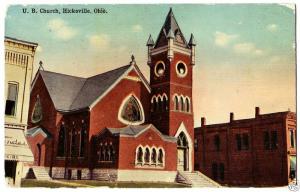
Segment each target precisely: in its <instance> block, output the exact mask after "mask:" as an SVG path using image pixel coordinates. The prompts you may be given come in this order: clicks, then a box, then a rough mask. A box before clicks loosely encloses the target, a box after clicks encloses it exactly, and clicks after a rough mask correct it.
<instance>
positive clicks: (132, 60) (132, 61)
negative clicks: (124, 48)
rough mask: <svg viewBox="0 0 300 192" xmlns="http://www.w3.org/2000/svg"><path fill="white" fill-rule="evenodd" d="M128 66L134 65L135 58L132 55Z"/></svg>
mask: <svg viewBox="0 0 300 192" xmlns="http://www.w3.org/2000/svg"><path fill="white" fill-rule="evenodd" d="M130 64H131V65H134V64H135V58H134V55H133V54H132V55H131V61H130Z"/></svg>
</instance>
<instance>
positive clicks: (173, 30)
mask: <svg viewBox="0 0 300 192" xmlns="http://www.w3.org/2000/svg"><path fill="white" fill-rule="evenodd" d="M167 34H173V35H175V39H174V41H175V42H177V43H180V44H182V45H183V46H185V47H188V44H187V41H186V40H185V38H184V36H183V33H182V32H181V29H180V27H179V25H178V23H177V21H176V19H175V16H174V14H173V11H172V8H170V11H169V13H168V15H167V17H166V20H165V23H164V24H163V26H162V28H161V30H160V33H159V35H158V37H157V40H156V43H155V47H158V46H159V45H160V44H162V42H165V41H166V39H167V36H168V35H167Z"/></svg>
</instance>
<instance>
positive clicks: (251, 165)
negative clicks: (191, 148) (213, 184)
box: [195, 107, 296, 186]
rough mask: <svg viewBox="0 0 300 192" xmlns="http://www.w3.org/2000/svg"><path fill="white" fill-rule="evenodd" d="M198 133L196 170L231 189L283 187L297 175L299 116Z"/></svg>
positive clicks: (262, 117) (264, 117)
mask: <svg viewBox="0 0 300 192" xmlns="http://www.w3.org/2000/svg"><path fill="white" fill-rule="evenodd" d="M201 120H202V122H201V127H198V128H196V129H195V170H200V171H201V172H202V173H204V174H206V175H207V176H209V177H210V178H212V179H214V180H215V181H217V182H220V183H221V184H227V185H229V186H283V185H287V184H288V183H289V182H290V181H291V179H293V178H295V175H296V115H295V113H293V112H289V111H286V112H278V113H270V114H260V109H259V108H258V107H257V108H256V110H255V118H251V119H241V120H234V114H233V113H231V114H230V122H229V123H222V124H212V125H206V124H205V118H202V119H201Z"/></svg>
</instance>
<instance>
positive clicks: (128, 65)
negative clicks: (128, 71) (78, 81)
mask: <svg viewBox="0 0 300 192" xmlns="http://www.w3.org/2000/svg"><path fill="white" fill-rule="evenodd" d="M130 66H131V64H127V65H123V66H121V67H118V68H115V69H111V70H109V71H105V72H103V73H99V74H97V75H93V76H90V77H87V79H90V78H93V77H96V76H98V75H103V74H105V73H110V72H113V71H116V70H118V69H121V68H125V67H130Z"/></svg>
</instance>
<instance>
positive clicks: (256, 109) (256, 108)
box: [255, 107, 260, 117]
mask: <svg viewBox="0 0 300 192" xmlns="http://www.w3.org/2000/svg"><path fill="white" fill-rule="evenodd" d="M259 115H260V109H259V107H255V117H258V116H259Z"/></svg>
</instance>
